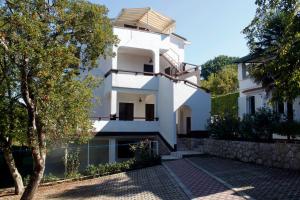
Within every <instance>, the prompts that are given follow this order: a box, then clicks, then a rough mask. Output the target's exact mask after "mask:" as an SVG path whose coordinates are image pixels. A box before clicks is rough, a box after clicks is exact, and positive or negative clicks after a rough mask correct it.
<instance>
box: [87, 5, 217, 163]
mask: <svg viewBox="0 0 300 200" xmlns="http://www.w3.org/2000/svg"><path fill="white" fill-rule="evenodd" d="M113 24H114V28H113V30H114V34H115V35H117V36H118V38H119V39H120V43H119V45H118V47H114V52H115V54H116V56H115V57H113V58H106V59H100V61H99V67H98V68H96V69H94V70H93V71H92V73H93V74H94V75H96V76H98V77H102V78H103V82H102V84H101V87H99V88H98V89H97V90H96V91H95V95H96V96H99V97H100V104H96V105H97V106H96V107H95V109H94V110H93V112H92V119H93V122H94V131H95V133H96V137H95V138H94V139H93V140H92V142H93V145H97V144H99V145H102V146H103V147H105V148H103V149H102V151H101V149H98V150H97V155H103V156H102V157H104V158H105V156H104V154H105V155H108V156H107V157H106V159H107V161H109V162H115V161H119V160H122V159H123V158H126V157H128V156H129V155H130V153H129V151H128V145H127V144H129V143H133V142H136V141H139V140H141V139H145V138H148V139H150V140H153V141H158V143H157V142H154V143H153V146H155V147H157V148H158V151H159V153H160V154H168V153H169V152H170V151H176V144H177V136H178V135H179V134H203V133H204V132H205V131H206V123H207V120H208V119H209V118H210V108H211V102H210V93H209V91H207V90H205V89H203V88H201V87H199V86H198V82H199V79H200V69H199V66H197V65H193V64H188V63H185V62H184V50H185V46H186V45H188V44H190V42H188V41H187V39H185V38H184V37H181V36H179V35H177V34H175V33H174V31H175V21H174V20H172V19H170V18H168V17H166V16H163V15H162V14H160V13H157V12H155V11H153V10H151V9H150V8H136V9H133V8H132V9H123V10H122V11H121V13H120V14H119V16H118V17H117V18H115V19H114V21H113ZM90 143H91V142H90ZM95 153H96V150H95ZM103 161H105V159H104V160H103ZM92 164H93V163H92Z"/></svg>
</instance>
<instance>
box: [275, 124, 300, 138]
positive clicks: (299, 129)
mask: <svg viewBox="0 0 300 200" xmlns="http://www.w3.org/2000/svg"><path fill="white" fill-rule="evenodd" d="M276 133H278V134H280V135H282V136H287V138H288V139H295V138H296V136H300V122H296V121H283V122H281V123H279V124H278V125H277V126H276Z"/></svg>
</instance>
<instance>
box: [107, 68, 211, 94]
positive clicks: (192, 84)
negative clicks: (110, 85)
mask: <svg viewBox="0 0 300 200" xmlns="http://www.w3.org/2000/svg"><path fill="white" fill-rule="evenodd" d="M113 73H115V74H116V73H128V74H135V75H138V74H144V75H150V76H164V77H166V78H168V79H170V80H172V81H174V82H179V81H183V82H184V84H186V85H189V86H194V87H196V88H199V89H202V90H204V91H206V92H207V93H209V92H210V91H209V90H208V89H207V88H204V87H201V86H199V85H197V84H195V83H193V82H191V81H189V80H184V79H179V78H177V77H173V76H170V75H168V74H165V73H163V72H159V73H154V72H138V71H130V70H123V69H111V70H109V71H108V72H107V73H106V74H105V75H104V77H105V78H106V77H108V76H109V75H111V74H113Z"/></svg>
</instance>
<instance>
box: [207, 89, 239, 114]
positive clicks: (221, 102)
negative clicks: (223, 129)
mask: <svg viewBox="0 0 300 200" xmlns="http://www.w3.org/2000/svg"><path fill="white" fill-rule="evenodd" d="M238 98H239V93H238V92H236V93H231V94H226V95H220V96H214V97H212V98H211V115H213V116H214V115H222V116H224V115H231V116H234V117H238Z"/></svg>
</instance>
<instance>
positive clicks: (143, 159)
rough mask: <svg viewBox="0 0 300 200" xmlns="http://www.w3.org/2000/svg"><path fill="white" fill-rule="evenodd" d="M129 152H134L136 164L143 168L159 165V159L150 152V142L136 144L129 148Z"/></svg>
mask: <svg viewBox="0 0 300 200" xmlns="http://www.w3.org/2000/svg"><path fill="white" fill-rule="evenodd" d="M130 150H131V151H133V152H134V154H135V158H136V161H137V162H136V164H137V165H140V166H141V167H143V166H152V165H155V164H160V163H161V158H160V156H159V155H156V154H154V153H153V152H152V150H151V141H150V140H148V139H146V140H144V141H141V142H140V143H138V144H134V145H131V146H130Z"/></svg>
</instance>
